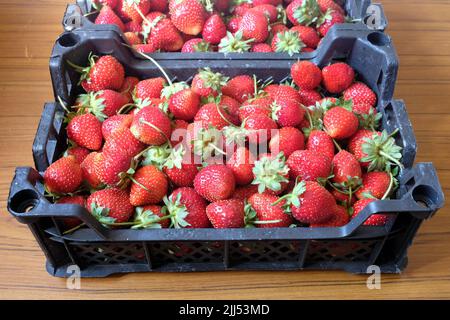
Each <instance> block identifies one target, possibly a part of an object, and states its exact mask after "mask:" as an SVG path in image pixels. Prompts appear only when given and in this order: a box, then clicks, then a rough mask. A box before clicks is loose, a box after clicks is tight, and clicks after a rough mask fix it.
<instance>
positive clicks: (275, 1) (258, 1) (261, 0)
mask: <svg viewBox="0 0 450 320" xmlns="http://www.w3.org/2000/svg"><path fill="white" fill-rule="evenodd" d="M286 2H288V1H286ZM252 3H253V5H254V6H259V5H262V4H271V5H273V6H279V5H281V4H283V0H253V1H252Z"/></svg>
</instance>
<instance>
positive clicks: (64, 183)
mask: <svg viewBox="0 0 450 320" xmlns="http://www.w3.org/2000/svg"><path fill="white" fill-rule="evenodd" d="M81 182H82V173H81V168H80V164H79V163H78V162H77V160H76V159H75V157H74V156H68V157H64V158H61V159H59V160H57V161H55V162H54V163H52V164H51V165H50V166H49V167H48V168H47V170H45V172H44V183H45V187H46V189H47V190H48V192H50V193H72V192H75V191H76V190H77V189H78V187H79V186H80V184H81Z"/></svg>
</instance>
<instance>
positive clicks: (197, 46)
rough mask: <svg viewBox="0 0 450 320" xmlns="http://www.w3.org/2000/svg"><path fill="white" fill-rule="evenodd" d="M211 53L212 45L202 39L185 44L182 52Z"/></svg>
mask: <svg viewBox="0 0 450 320" xmlns="http://www.w3.org/2000/svg"><path fill="white" fill-rule="evenodd" d="M208 51H211V47H210V44H209V43H208V42H206V41H205V40H203V39H201V38H194V39H191V40H188V41H186V42H185V43H184V45H183V48H181V52H184V53H193V52H208Z"/></svg>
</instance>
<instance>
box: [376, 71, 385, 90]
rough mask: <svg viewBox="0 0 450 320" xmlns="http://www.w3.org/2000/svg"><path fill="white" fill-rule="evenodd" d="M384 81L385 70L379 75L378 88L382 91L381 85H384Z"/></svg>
mask: <svg viewBox="0 0 450 320" xmlns="http://www.w3.org/2000/svg"><path fill="white" fill-rule="evenodd" d="M383 81H384V72H383V70H380V74H379V75H378V79H377V87H378V89H379V90H380V91H382V90H381V85H382V84H383Z"/></svg>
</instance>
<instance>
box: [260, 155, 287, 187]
mask: <svg viewBox="0 0 450 320" xmlns="http://www.w3.org/2000/svg"><path fill="white" fill-rule="evenodd" d="M253 174H254V175H255V180H254V181H253V182H252V184H254V185H257V186H258V192H259V193H263V192H266V193H269V194H274V195H278V194H280V193H282V192H283V191H284V190H285V189H286V187H287V183H288V182H289V179H288V178H289V168H288V167H287V165H286V158H285V157H284V155H283V153H279V154H277V155H276V156H272V155H263V156H261V157H260V159H259V160H258V161H256V162H255V167H254V168H253Z"/></svg>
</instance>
